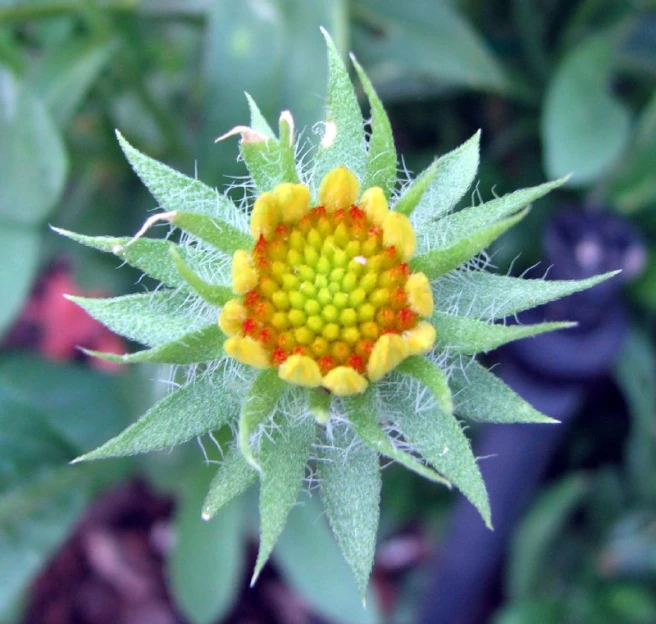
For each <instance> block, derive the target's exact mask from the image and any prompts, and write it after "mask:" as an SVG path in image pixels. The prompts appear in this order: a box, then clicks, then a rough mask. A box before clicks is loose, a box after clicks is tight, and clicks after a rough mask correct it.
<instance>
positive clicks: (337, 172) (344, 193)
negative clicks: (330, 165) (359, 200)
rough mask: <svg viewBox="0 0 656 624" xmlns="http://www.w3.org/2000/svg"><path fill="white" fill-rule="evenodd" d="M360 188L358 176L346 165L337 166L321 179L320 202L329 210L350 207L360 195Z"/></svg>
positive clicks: (333, 210)
mask: <svg viewBox="0 0 656 624" xmlns="http://www.w3.org/2000/svg"><path fill="white" fill-rule="evenodd" d="M358 188H359V184H358V181H357V179H356V177H355V176H354V175H353V174H352V173H351V172H350V171H349V170H348V169H347V168H346V167H336V168H335V169H331V170H330V171H329V172H328V173H327V174H326V175H325V176H324V178H323V180H321V185H320V186H319V203H320V204H321V205H322V206H324V207H325V208H326V210H327V211H328V212H335V210H339V209H340V208H349V207H350V206H351V204H353V203H354V202H355V199H356V197H357V196H358Z"/></svg>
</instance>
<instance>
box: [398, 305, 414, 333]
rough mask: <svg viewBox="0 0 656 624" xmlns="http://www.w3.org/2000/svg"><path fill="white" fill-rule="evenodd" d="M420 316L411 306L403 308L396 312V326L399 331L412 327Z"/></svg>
mask: <svg viewBox="0 0 656 624" xmlns="http://www.w3.org/2000/svg"><path fill="white" fill-rule="evenodd" d="M418 318H419V317H418V316H417V313H416V312H413V311H412V310H411V309H410V308H401V309H400V310H399V311H398V312H397V313H396V324H395V325H396V328H397V329H398V330H399V331H406V330H408V329H412V328H413V327H414V326H415V325H416V324H417V320H418Z"/></svg>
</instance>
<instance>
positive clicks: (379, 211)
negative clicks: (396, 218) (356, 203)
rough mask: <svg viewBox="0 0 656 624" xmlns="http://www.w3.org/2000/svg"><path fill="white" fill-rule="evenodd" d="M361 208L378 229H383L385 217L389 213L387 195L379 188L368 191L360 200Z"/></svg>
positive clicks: (373, 187)
mask: <svg viewBox="0 0 656 624" xmlns="http://www.w3.org/2000/svg"><path fill="white" fill-rule="evenodd" d="M360 208H362V210H364V211H365V213H366V214H367V218H368V219H369V221H371V223H373V224H374V225H375V226H376V227H383V222H384V221H385V217H386V216H387V213H388V212H389V209H388V207H387V200H386V199H385V193H384V192H383V189H382V188H380V187H379V186H372V187H371V188H369V189H367V190H366V191H365V192H364V193H363V194H362V198H361V199H360Z"/></svg>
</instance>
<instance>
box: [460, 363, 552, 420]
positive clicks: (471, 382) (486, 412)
mask: <svg viewBox="0 0 656 624" xmlns="http://www.w3.org/2000/svg"><path fill="white" fill-rule="evenodd" d="M451 384H452V385H453V389H454V390H455V391H456V393H457V397H458V415H460V416H463V417H465V418H469V419H471V420H477V421H480V422H492V423H504V424H505V423H548V424H553V423H558V421H557V420H554V419H553V418H549V416H546V415H545V414H542V413H541V412H539V411H538V410H536V409H535V408H534V407H533V406H532V405H530V404H529V403H527V402H526V401H525V400H524V399H522V397H520V396H519V395H518V394H517V393H516V392H515V391H514V390H513V389H512V388H510V387H508V386H507V385H506V384H505V383H504V382H503V381H501V379H499V378H498V377H497V376H496V375H494V374H493V373H491V372H490V371H489V370H487V368H485V367H484V366H481V365H480V364H479V363H478V362H476V361H475V360H472V361H471V362H470V363H469V364H467V366H466V367H465V368H464V369H461V368H459V367H455V368H454V369H453V373H452V377H451Z"/></svg>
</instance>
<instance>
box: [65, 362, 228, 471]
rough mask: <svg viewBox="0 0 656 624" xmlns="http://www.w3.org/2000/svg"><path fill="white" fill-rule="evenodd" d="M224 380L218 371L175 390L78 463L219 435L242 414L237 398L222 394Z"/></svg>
mask: <svg viewBox="0 0 656 624" xmlns="http://www.w3.org/2000/svg"><path fill="white" fill-rule="evenodd" d="M222 376H223V369H219V370H217V371H216V372H214V373H212V374H207V375H204V376H203V377H200V378H199V379H196V380H195V381H193V382H192V383H190V384H188V385H186V386H183V387H182V388H180V389H179V390H175V391H174V392H172V393H171V394H169V395H168V396H167V397H165V398H164V399H162V400H161V401H159V403H156V404H155V405H154V406H153V407H151V408H150V409H149V410H148V411H147V412H146V413H145V414H144V415H143V416H142V417H141V418H140V419H139V420H138V421H137V422H136V423H134V424H133V425H131V426H129V427H128V428H127V429H125V430H124V431H123V432H122V433H120V434H119V435H117V436H116V437H115V438H112V439H111V440H109V442H106V443H105V444H103V445H102V446H101V447H99V448H97V449H96V450H95V451H91V452H90V453H86V454H85V455H82V457H79V458H78V459H76V460H75V461H76V462H78V461H89V460H92V459H104V458H107V457H125V456H128V455H136V454H138V453H148V452H150V451H159V450H162V449H166V448H171V447H173V446H176V445H178V444H182V443H183V442H187V441H189V440H191V439H193V438H196V437H198V436H202V435H205V434H206V433H208V432H210V431H216V430H217V429H219V428H221V427H222V426H223V425H225V424H227V423H229V422H230V421H232V420H234V419H235V418H236V417H237V414H238V413H239V403H238V400H237V398H236V397H234V396H231V395H230V394H229V393H227V392H225V391H223V381H222Z"/></svg>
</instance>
